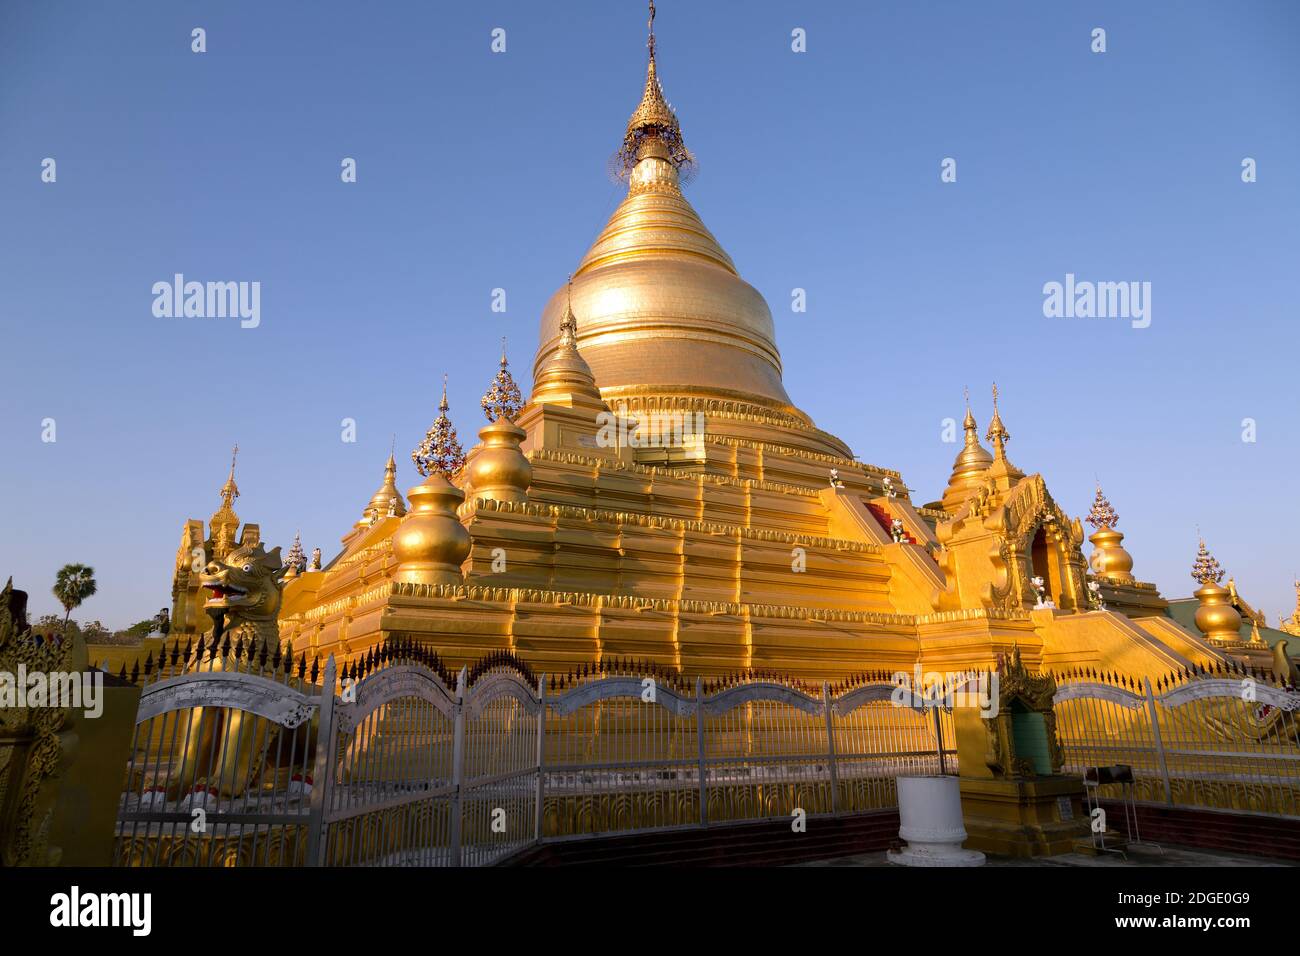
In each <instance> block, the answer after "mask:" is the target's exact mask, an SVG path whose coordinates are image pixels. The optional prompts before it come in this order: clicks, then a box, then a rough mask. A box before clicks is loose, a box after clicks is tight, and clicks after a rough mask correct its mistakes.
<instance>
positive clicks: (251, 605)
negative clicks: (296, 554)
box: [167, 543, 308, 799]
mask: <svg viewBox="0 0 1300 956" xmlns="http://www.w3.org/2000/svg"><path fill="white" fill-rule="evenodd" d="M289 567H290V566H289V565H286V564H284V563H283V562H282V561H281V558H280V549H279V548H278V547H277V548H274V549H272V550H271V551H269V552H268V551H265V550H264V549H263V548H262V545H261V544H260V543H259V544H256V545H243V546H241V547H239V548H236V549H235V550H234V551H231V552H230V553H229V554H227V555H226V556H225V557H224V558H222V559H213V560H212V561H210V562H208V565H207V567H206V568H205V569H204V570H203V572H202V573H201V574H200V576H199V582H200V584H201V586H202V587H204V588H207V589H208V590H209V591H210V592H211V594H212V596H211V597H210V598H208V600H207V601H206V602H205V603H204V605H203V607H204V610H206V611H207V612H208V614H209V615H210V616H211V617H212V620H213V630H212V635H211V638H212V643H211V645H210V646H211V647H212V648H214V649H215V648H216V647H217V646H218V645H219V642H222V641H223V638H228V639H229V642H230V644H232V645H233V644H236V643H237V642H238V641H240V640H241V639H242V640H243V642H244V644H245V645H246V646H248V647H251V648H256V647H260V646H262V645H263V644H265V646H267V647H270V648H275V647H276V646H278V644H279V640H280V633H279V628H278V626H277V624H276V618H277V617H278V616H279V613H280V600H281V592H282V590H283V588H284V581H285V575H287V574H288V572H289ZM250 656H251V655H250ZM228 667H229V663H228V662H227V660H226V659H225V658H224V657H223V656H221V655H220V654H214V655H213V657H212V658H211V659H210V660H209V661H207V662H204V661H201V660H200V661H196V662H195V663H194V668H195V670H196V671H223V670H226V669H227V668H228ZM299 731H300V732H301V733H302V735H303V738H304V739H303V740H302V741H300V742H299V743H298V745H297V748H296V752H297V753H298V754H299V755H302V754H303V753H304V748H305V747H306V746H307V739H306V738H307V736H308V729H307V728H306V727H303V728H299ZM183 739H184V740H185V741H186V743H185V745H184V756H183V760H182V762H181V765H180V768H181V769H180V772H179V773H178V774H177V775H176V776H175V777H173V778H172V779H171V780H169V781H168V788H167V789H168V796H169V797H171V798H173V799H174V798H176V797H179V796H181V795H182V794H183V793H185V792H187V791H189V790H190V789H191V788H192V787H193V786H194V785H195V784H202V785H203V787H205V788H206V789H207V790H208V792H212V791H216V792H219V793H220V794H221V795H223V796H238V795H239V794H241V793H243V792H244V791H245V790H246V789H247V788H248V786H249V785H250V784H251V783H252V782H253V781H254V779H255V778H256V777H257V776H258V775H259V774H260V773H261V772H262V770H263V768H264V767H266V766H267V765H268V764H269V765H271V766H274V765H275V764H276V763H277V762H278V760H277V755H279V754H280V752H281V751H283V752H284V753H285V754H286V755H287V754H288V753H289V752H290V751H291V750H293V749H294V748H293V747H291V746H289V743H290V741H288V739H287V738H286V739H285V740H284V742H283V743H282V742H281V734H280V728H279V727H277V726H276V725H275V724H273V723H270V722H268V721H266V720H264V719H263V718H260V717H255V716H253V715H252V714H249V713H247V712H244V711H240V710H236V709H233V708H217V707H205V708H196V709H195V710H193V711H191V712H190V715H189V728H188V731H187V732H185V733H184V735H183ZM286 759H287V756H286Z"/></svg>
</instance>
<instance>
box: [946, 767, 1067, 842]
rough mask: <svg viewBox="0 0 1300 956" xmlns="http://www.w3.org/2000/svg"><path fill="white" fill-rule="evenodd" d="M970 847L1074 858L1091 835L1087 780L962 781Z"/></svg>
mask: <svg viewBox="0 0 1300 956" xmlns="http://www.w3.org/2000/svg"><path fill="white" fill-rule="evenodd" d="M960 779H961V802H962V811H963V817H964V821H965V826H966V833H967V835H968V836H967V840H966V844H967V846H970V847H972V848H974V849H978V850H983V851H984V852H985V853H996V854H998V855H999V856H1012V857H1034V856H1056V855H1057V854H1060V853H1070V852H1072V851H1073V850H1074V849H1075V845H1074V844H1075V841H1076V840H1080V839H1086V838H1087V837H1088V836H1089V834H1090V833H1091V827H1090V826H1089V823H1088V817H1087V814H1086V812H1085V811H1084V808H1083V778H1082V777H1076V776H1069V775H1065V774H1061V775H1055V776H1050V777H1022V778H1010V779H1007V778H1003V779H985V778H978V777H962V778H960Z"/></svg>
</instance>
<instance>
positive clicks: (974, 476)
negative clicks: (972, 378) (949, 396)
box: [940, 389, 993, 514]
mask: <svg viewBox="0 0 1300 956" xmlns="http://www.w3.org/2000/svg"><path fill="white" fill-rule="evenodd" d="M963 392H964V393H965V396H966V418H965V419H964V420H963V421H962V429H963V430H964V431H965V441H964V442H963V445H962V450H961V451H960V452H958V453H957V458H956V459H955V460H954V461H953V463H952V474H951V475H950V476H949V477H948V487H947V488H946V489H945V490H944V493H943V499H942V500H941V501H940V505H941V506H942V507H943V509H944V510H945V511H947V512H949V513H950V514H952V513H955V512H956V511H957V510H958V509H960V507H961V505H962V503H963V502H965V501H966V499H967V498H969V497H970V496H971V494H973V493H974V492H975V490H976V489H978V488H979V487H980V485H981V484H983V482H984V477H983V475H984V472H986V471H988V467H989V465H991V464H993V456H992V455H990V454H989V453H988V451H987V450H986V449H985V448H984V446H983V445H981V444H980V437H979V423H978V422H976V421H975V415H974V413H973V412H972V411H971V409H970V390H969V389H963Z"/></svg>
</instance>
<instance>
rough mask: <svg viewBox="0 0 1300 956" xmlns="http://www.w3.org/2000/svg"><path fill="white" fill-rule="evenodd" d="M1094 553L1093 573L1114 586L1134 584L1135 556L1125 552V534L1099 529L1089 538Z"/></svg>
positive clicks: (1091, 560)
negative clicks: (1123, 542)
mask: <svg viewBox="0 0 1300 956" xmlns="http://www.w3.org/2000/svg"><path fill="white" fill-rule="evenodd" d="M1088 540H1089V541H1091V542H1092V546H1093V549H1094V550H1093V552H1092V557H1091V559H1090V560H1089V564H1090V565H1091V567H1092V573H1093V574H1094V575H1096V576H1097V577H1099V578H1103V579H1104V580H1106V581H1110V582H1111V583H1113V584H1132V583H1133V581H1134V578H1133V555H1131V554H1129V553H1128V552H1127V551H1125V550H1124V545H1123V544H1121V542H1122V541H1123V540H1124V534H1123V532H1121V531H1116V530H1115V529H1114V528H1098V529H1097V530H1096V531H1094V532H1093V533H1092V534H1091V535H1090V536H1089V537H1088Z"/></svg>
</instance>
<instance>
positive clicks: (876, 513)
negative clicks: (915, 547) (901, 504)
mask: <svg viewBox="0 0 1300 956" xmlns="http://www.w3.org/2000/svg"><path fill="white" fill-rule="evenodd" d="M865 504H866V506H867V510H868V511H870V512H871V516H872V517H873V518H875V519H876V521H877V522H878V523H879V525H880V527H882V528H884V529H885V533H886V534H889V535H891V536H892V534H893V531H892V530H891V529H892V528H893V525H894V516H893V515H891V514H890V513H889V511H888V510H887V509H886V508H884V507H883V506H881V505H877V504H872V503H871V502H870V501H868V502H865ZM903 537H904V538H906V539H907V542H908V544H916V539H915V538H914V537H912V536H911V535H910V534H908V533H907V532H906V531H904V532H903Z"/></svg>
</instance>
